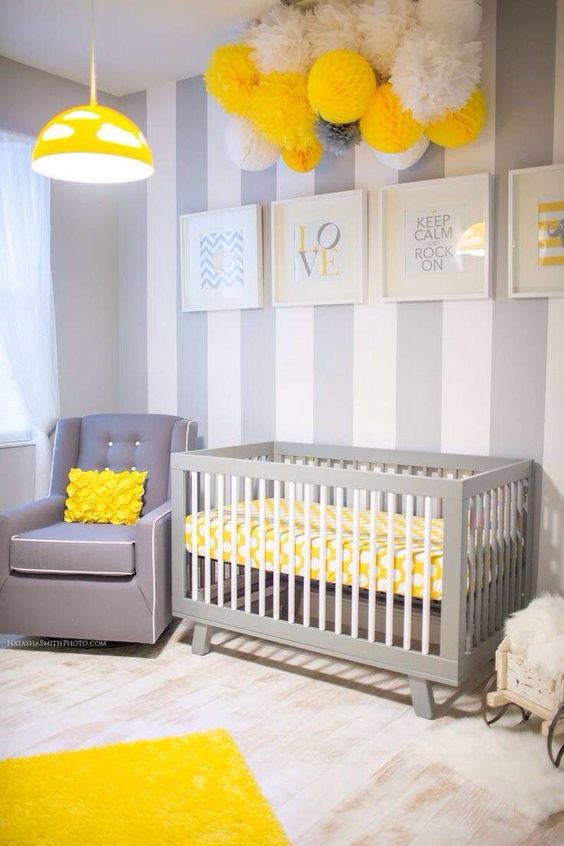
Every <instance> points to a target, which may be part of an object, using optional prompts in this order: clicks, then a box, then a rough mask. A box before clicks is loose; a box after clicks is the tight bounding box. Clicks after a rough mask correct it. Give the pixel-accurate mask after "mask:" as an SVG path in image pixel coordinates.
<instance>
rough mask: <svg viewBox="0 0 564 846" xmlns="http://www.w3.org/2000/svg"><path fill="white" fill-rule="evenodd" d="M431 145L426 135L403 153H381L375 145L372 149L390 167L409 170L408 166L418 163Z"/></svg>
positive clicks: (380, 160)
mask: <svg viewBox="0 0 564 846" xmlns="http://www.w3.org/2000/svg"><path fill="white" fill-rule="evenodd" d="M428 146H429V139H428V138H426V137H425V136H424V135H422V136H421V138H419V139H418V140H417V141H416V142H415V144H414V145H413V147H410V148H409V149H408V150H404V151H403V153H381V152H380V150H375V149H374V147H371V148H370V149H371V150H372V152H373V153H374V155H375V156H376V158H377V159H378V161H379V162H382V164H384V165H386V167H390V168H392V169H393V170H407V168H408V167H413V165H414V164H417V162H418V161H419V159H422V158H423V156H424V155H425V153H426V152H427V148H428Z"/></svg>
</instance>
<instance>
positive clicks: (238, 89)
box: [204, 44, 259, 116]
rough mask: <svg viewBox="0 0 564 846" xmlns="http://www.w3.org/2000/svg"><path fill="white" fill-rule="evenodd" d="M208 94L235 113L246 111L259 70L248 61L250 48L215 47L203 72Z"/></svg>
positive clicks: (228, 110)
mask: <svg viewBox="0 0 564 846" xmlns="http://www.w3.org/2000/svg"><path fill="white" fill-rule="evenodd" d="M204 79H205V82H206V88H207V89H208V93H209V94H211V95H212V97H215V99H216V100H217V101H218V102H219V103H220V104H221V105H222V106H223V108H224V109H225V111H226V112H231V113H232V114H234V115H243V116H247V115H248V114H249V109H250V102H251V92H252V91H253V89H254V88H255V86H256V85H257V83H258V81H259V72H258V70H257V68H256V66H255V64H254V62H253V61H252V60H251V48H250V47H246V46H245V45H244V44H224V45H223V47H217V48H216V49H215V50H214V51H213V53H212V57H211V59H210V63H209V65H208V69H207V70H206V72H205V74H204Z"/></svg>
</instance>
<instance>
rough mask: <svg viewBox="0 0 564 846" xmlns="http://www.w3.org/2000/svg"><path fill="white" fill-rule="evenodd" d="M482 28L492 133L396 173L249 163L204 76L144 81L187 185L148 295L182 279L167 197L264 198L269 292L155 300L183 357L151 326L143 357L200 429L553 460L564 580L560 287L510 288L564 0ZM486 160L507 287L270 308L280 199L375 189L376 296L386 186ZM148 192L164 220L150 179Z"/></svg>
mask: <svg viewBox="0 0 564 846" xmlns="http://www.w3.org/2000/svg"><path fill="white" fill-rule="evenodd" d="M484 33H485V51H484V81H483V84H484V88H485V90H486V96H487V100H488V104H489V115H488V122H487V126H486V128H485V131H484V132H483V134H482V136H481V137H480V139H479V140H478V141H477V142H475V143H474V144H472V145H470V146H468V147H465V148H462V149H460V150H442V149H440V148H437V147H432V148H431V149H430V150H429V151H428V153H427V154H426V156H425V157H424V159H423V160H422V161H421V162H420V163H419V164H418V165H416V166H415V167H414V168H412V169H411V170H409V171H407V172H400V173H399V174H397V173H396V172H394V171H391V170H389V169H387V168H384V167H383V166H382V165H380V164H379V163H378V161H377V160H376V158H375V157H374V156H373V155H372V153H371V152H370V150H368V149H367V148H365V147H358V148H356V149H355V150H354V151H353V152H351V153H349V154H348V155H346V156H343V157H341V158H336V157H334V156H330V155H328V156H325V157H324V159H323V161H322V162H321V164H320V165H319V167H318V168H317V169H316V170H315V172H314V173H309V174H296V173H293V172H291V171H289V170H288V169H287V168H286V167H285V165H284V164H283V163H277V164H276V165H275V166H274V167H272V168H270V169H269V170H266V171H263V172H260V173H246V172H241V171H239V170H238V169H237V168H236V167H234V166H233V165H232V164H231V162H230V161H229V159H228V158H227V155H226V153H225V150H224V146H223V134H224V127H225V123H226V120H227V118H226V116H225V115H224V114H223V112H222V111H221V110H220V109H219V108H218V107H217V105H216V104H215V103H214V102H213V101H211V100H209V99H208V98H207V96H206V94H205V91H204V88H203V85H202V80H201V78H194V79H187V80H183V81H181V82H179V83H177V84H176V88H175V90H174V93H172V89H169V91H168V96H169V98H170V97H171V96H173V97H174V98H175V100H176V108H175V120H173V119H172V117H171V115H172V111H171V109H172V106H171V103H170V100H169V101H167V102H168V106H167V108H166V109H164V107H163V105H162V103H161V102H160V98H159V97H157V96H153V94H152V92H151V91H149V92H148V95H147V108H148V114H147V122H148V125H149V127H150V128H151V135H150V141H151V143H152V144H153V146H155V144H156V145H157V147H158V148H159V149H164V150H165V151H166V149H167V143H166V142H165V140H164V139H163V140H162V141H161V142H159V141H158V138H157V137H158V135H159V133H166V134H167V135H168V139H169V140H170V137H175V138H176V149H175V163H174V167H175V170H176V186H175V190H173V188H171V185H170V178H169V180H168V182H167V185H166V186H165V187H162V188H161V190H160V192H158V197H159V203H160V205H158V206H157V208H158V209H160V212H159V213H160V214H162V213H163V208H164V207H166V208H168V213H169V218H168V220H169V223H168V227H169V229H168V230H167V231H168V237H167V236H165V237H163V231H162V227H161V229H160V230H159V228H158V227H154V226H153V227H151V228H150V229H149V244H148V251H149V255H150V256H151V257H152V258H151V267H152V270H151V272H150V274H149V282H148V286H149V304H150V303H151V302H153V303H155V301H156V299H155V298H157V295H158V285H161V284H164V285H165V288H166V290H167V291H168V292H169V293H170V290H171V288H170V285H171V284H174V285H176V280H174V281H173V283H171V281H170V279H171V275H173V271H172V270H170V264H171V261H170V249H171V246H170V245H171V238H172V237H173V236H172V235H171V233H170V225H171V224H170V220H171V219H172V217H171V215H170V213H171V210H173V211H175V212H176V213H178V214H182V213H185V212H190V211H200V210H202V209H206V208H209V209H218V208H222V207H229V206H234V205H239V204H247V203H262V204H263V207H264V218H263V220H264V249H265V292H266V299H265V303H266V304H265V307H264V308H263V309H261V310H256V311H254V310H253V311H241V312H238V311H234V312H224V313H220V312H218V313H208V314H206V313H200V314H186V313H182V312H180V310H179V309H178V310H177V312H176V314H173V313H172V309H171V308H170V307H169V308H168V309H165V310H162V309H161V312H159V321H155V319H154V318H152V317H151V313H150V312H151V309H152V308H154V306H150V309H149V314H148V315H147V317H146V322H147V326H148V327H149V333H150V334H152V335H154V333H155V332H157V331H160V333H161V335H162V337H163V338H165V337H166V338H167V339H168V340H170V339H171V338H174V343H176V344H177V357H176V359H175V360H172V361H171V362H170V371H169V372H165V371H166V369H165V371H162V367H163V364H164V362H163V361H162V357H161V359H160V364H159V349H160V345H159V343H155V339H154V337H150V338H149V344H148V346H147V373H148V374H149V375H148V379H149V384H151V379H155V378H156V379H161V380H164V381H165V382H166V383H167V385H168V387H166V388H162V386H161V391H164V396H167V397H169V398H170V397H174V398H176V397H177V401H178V410H179V412H180V413H181V414H185V415H188V416H191V417H193V418H196V419H197V420H198V421H199V424H200V435H201V439H200V443H201V444H209V445H211V446H214V445H221V444H227V443H234V442H239V441H252V440H257V439H264V438H272V437H277V438H280V439H289V440H300V441H317V442H333V443H335V442H339V443H352V444H357V445H373V446H382V447H392V448H393V447H396V446H397V447H398V448H414V449H427V450H429V449H432V450H443V451H447V452H449V451H450V452H455V451H460V452H469V453H478V454H497V455H509V456H515V457H520V456H523V457H529V456H530V457H533V458H535V459H536V460H537V461H539V462H542V464H543V468H544V475H543V478H542V483H541V484H539V486H538V491H537V495H538V497H539V502H540V501H541V499H542V501H543V503H544V510H543V521H542V526H541V531H540V536H539V554H540V566H539V587H541V588H553V589H560V590H562V591H564V440H563V438H562V434H561V433H562V432H563V431H564V365H563V362H564V340H563V339H564V300H558V299H551V300H547V299H531V300H518V301H517V300H509V299H508V298H507V294H506V291H507V240H506V238H507V236H506V233H507V199H506V195H507V171H508V170H509V169H512V168H519V167H528V166H533V165H544V164H551V163H553V162H554V163H557V162H564V0H544V2H543V3H532V2H530V0H497V2H496V0H485V21H484ZM153 109H159V110H160V113H162V111H163V109H164V110H165V112H166V114H168V115H169V117H168V120H165V121H162V120H161V119H160V118H159V120H158V121H157V120H154V119H153V115H152V110H153ZM170 133H172V134H173V135H172V136H170ZM174 133H175V135H174ZM169 152H170V151H169ZM169 163H170V155H169ZM169 171H170V168H169ZM484 171H490V172H492V173H495V175H496V244H495V251H496V255H495V263H494V268H495V299H494V300H489V301H472V302H445V303H442V302H434V303H398V304H388V303H382V302H381V301H378V300H377V299H376V298H374V296H372V297H371V298H370V300H369V302H368V303H367V304H366V305H358V306H352V305H351V306H347V305H345V306H318V307H299V308H283V309H282V308H281V309H273V308H272V306H271V304H270V301H271V297H270V212H269V202H270V201H271V200H275V199H286V198H291V197H297V196H302V195H309V194H313V193H317V194H320V193H325V192H328V191H336V190H346V189H350V188H354V187H364V188H366V189H368V190H369V192H370V193H369V212H370V217H369V220H370V228H369V258H371V259H372V261H371V269H370V277H369V289H370V292H371V293H372V295H373V293H374V291H375V290H377V288H378V281H379V280H378V279H377V273H378V270H377V263H376V262H375V261H374V258H375V257H376V256H377V255H378V237H377V232H378V220H377V218H378V207H377V192H376V189H378V188H379V187H381V186H383V185H387V184H390V183H394V182H396V181H398V180H399V181H400V182H407V181H413V180H419V179H434V178H440V177H443V176H455V175H461V174H467V173H477V172H484ZM148 202H149V209H148V216H149V219H151V214H153V215H154V214H155V210H153V212H152V211H151V208H152V205H151V204H152V202H153V201H152V200H151V193H149V197H148ZM167 204H168V205H167ZM165 229H166V227H165ZM174 237H176V236H175V235H174ZM161 252H162V255H163V256H164V263H161V262H160V260H159V256H160V255H161ZM159 267H165V268H167V271H166V272H167V273H168V276H167V279H166V280H163V279H160V280H159V278H158V272H157V270H156V269H157V268H159ZM151 291H152V293H151ZM177 296H178V295H177ZM177 301H178V300H177ZM127 302H128V303H129V304H130V305H131V306H132V307H134V308H139V309H140V308H141V306H138V305H136V304H131V303H130V301H129V300H128V301H127ZM122 319H124V320H125V321H126V322H127V320H128V317H127V315H123V317H122ZM163 321H164V322H163ZM157 324H158V325H157ZM158 327H160V329H159V328H158ZM167 349H170V347H168V348H167ZM168 355H169V353H167V356H168ZM167 360H168V359H167ZM161 371H162V372H161ZM151 374H153V376H151ZM173 388H174V390H173ZM175 391H176V393H175ZM152 394H154V387H153V388H150V389H149V398H150V397H151V395H152ZM157 399H158V397H157ZM159 401H160V400H159ZM153 407H154V408H155V410H156V406H155V405H154V404H153Z"/></svg>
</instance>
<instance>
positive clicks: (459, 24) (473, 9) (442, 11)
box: [417, 0, 482, 41]
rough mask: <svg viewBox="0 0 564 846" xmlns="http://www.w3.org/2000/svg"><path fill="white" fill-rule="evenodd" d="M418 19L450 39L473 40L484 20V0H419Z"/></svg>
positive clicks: (421, 23) (430, 28)
mask: <svg viewBox="0 0 564 846" xmlns="http://www.w3.org/2000/svg"><path fill="white" fill-rule="evenodd" d="M417 20H418V21H419V24H420V25H421V26H422V27H423V29H426V30H427V31H428V32H433V33H434V34H435V35H442V36H444V37H445V38H448V39H449V40H450V41H472V40H473V39H474V38H476V36H477V35H478V32H479V29H480V24H481V22H482V0H418V3H417Z"/></svg>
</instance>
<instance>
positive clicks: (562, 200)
mask: <svg viewBox="0 0 564 846" xmlns="http://www.w3.org/2000/svg"><path fill="white" fill-rule="evenodd" d="M508 241H509V243H508V253H509V296H510V297H516V298H520V297H563V296H564V165H551V166H548V167H529V168H525V169H523V170H511V171H509V233H508Z"/></svg>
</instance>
